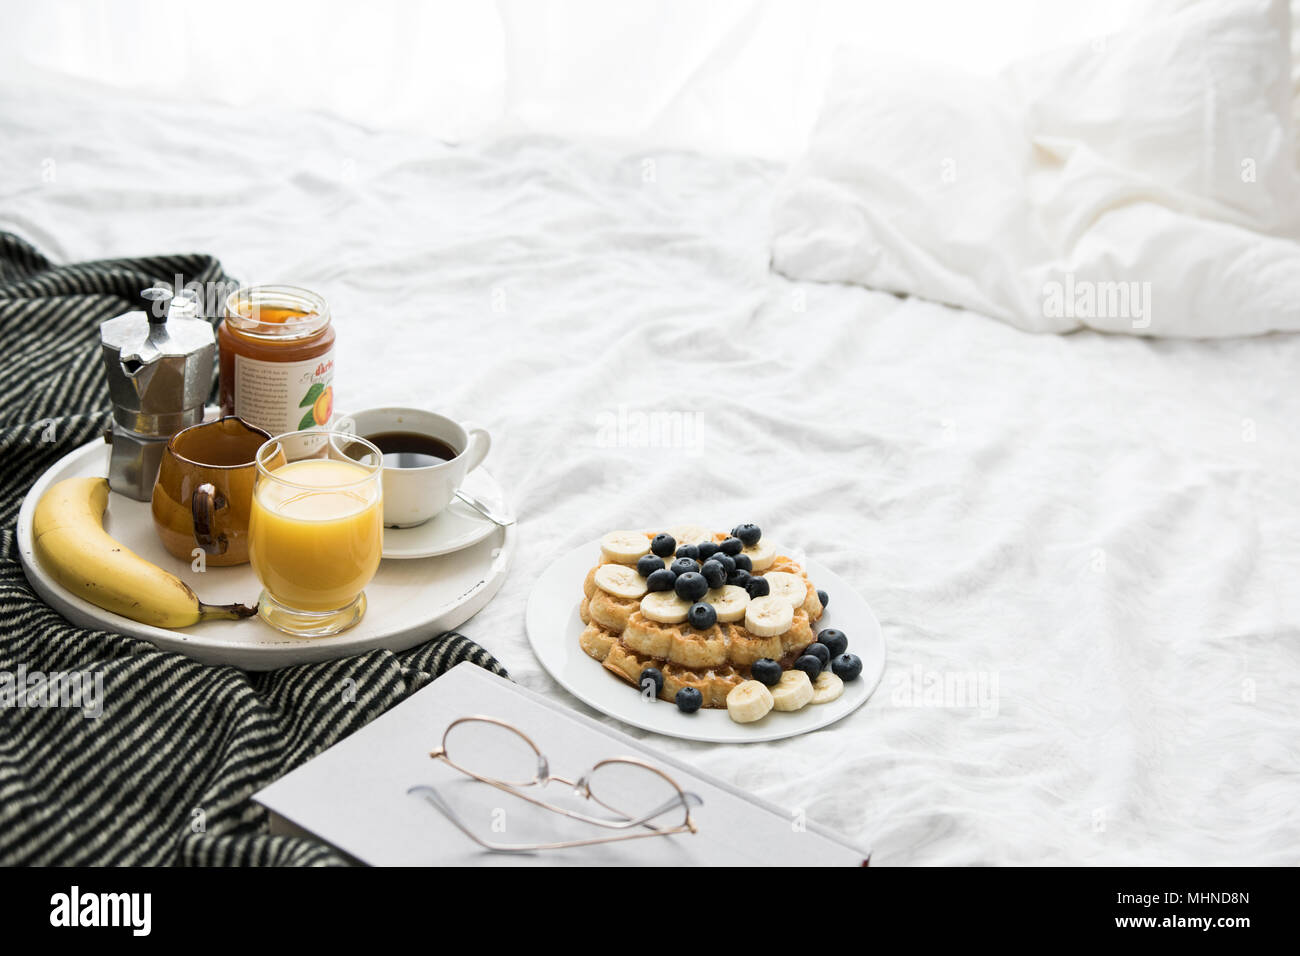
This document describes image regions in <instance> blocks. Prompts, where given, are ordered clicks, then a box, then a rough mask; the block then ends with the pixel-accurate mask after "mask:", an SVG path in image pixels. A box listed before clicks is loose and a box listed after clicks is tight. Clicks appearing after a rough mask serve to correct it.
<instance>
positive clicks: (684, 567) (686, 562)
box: [668, 558, 700, 574]
mask: <svg viewBox="0 0 1300 956" xmlns="http://www.w3.org/2000/svg"><path fill="white" fill-rule="evenodd" d="M668 566H669V567H670V568H672V569H673V574H685V573H686V572H687V571H698V570H699V569H700V563H699V562H698V561H696V560H695V559H694V558H678V559H677V560H676V561H674V562H673V563H672V564H670V565H668Z"/></svg>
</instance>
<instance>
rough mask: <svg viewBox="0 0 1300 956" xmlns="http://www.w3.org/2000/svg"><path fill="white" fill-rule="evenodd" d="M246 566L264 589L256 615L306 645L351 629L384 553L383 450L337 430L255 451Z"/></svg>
mask: <svg viewBox="0 0 1300 956" xmlns="http://www.w3.org/2000/svg"><path fill="white" fill-rule="evenodd" d="M256 461H257V481H256V484H255V485H254V488H253V507H252V509H251V511H250V516H249V522H248V560H249V562H250V563H251V564H252V566H253V571H254V572H256V574H257V577H258V580H260V581H261V582H262V588H263V590H262V597H261V599H260V600H259V601H258V606H257V611H258V614H259V615H260V616H261V618H262V620H264V621H266V623H268V624H270V625H271V626H272V627H275V628H279V629H280V630H281V631H284V632H285V633H287V634H293V635H295V636H298V637H325V636H328V635H330V634H337V633H339V632H340V631H342V630H346V629H347V628H349V627H351V626H352V625H353V624H355V623H357V621H359V620H361V616H362V615H363V614H364V613H365V610H366V595H365V590H364V589H365V586H366V585H367V584H369V583H370V579H371V578H373V577H374V576H375V571H376V570H377V569H378V568H379V559H380V556H381V554H382V552H383V548H384V521H383V517H384V502H383V481H382V477H383V463H384V456H383V453H382V452H380V450H379V449H378V448H376V447H375V446H374V445H372V444H371V443H370V442H368V441H366V440H365V439H364V438H359V437H357V436H356V435H352V434H348V433H345V432H336V431H320V430H316V429H310V430H307V431H298V432H289V433H288V434H284V435H279V436H277V437H275V438H272V439H271V440H270V441H268V442H266V443H265V444H264V445H262V447H261V448H259V449H258V452H257V459H256Z"/></svg>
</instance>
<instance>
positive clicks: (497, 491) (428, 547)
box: [384, 466, 509, 559]
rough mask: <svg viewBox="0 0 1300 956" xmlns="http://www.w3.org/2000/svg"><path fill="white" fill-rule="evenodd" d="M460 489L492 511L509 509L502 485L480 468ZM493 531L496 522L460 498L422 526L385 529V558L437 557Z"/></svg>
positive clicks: (466, 479) (470, 474) (471, 542)
mask: <svg viewBox="0 0 1300 956" xmlns="http://www.w3.org/2000/svg"><path fill="white" fill-rule="evenodd" d="M462 490H463V491H464V492H465V493H466V494H470V495H473V496H474V497H475V498H478V499H479V500H481V501H482V502H483V503H484V504H486V505H487V506H488V507H489V508H491V509H493V510H495V511H507V510H509V509H508V508H507V507H506V506H505V504H504V499H505V496H504V494H503V493H502V491H501V486H500V485H498V484H497V483H496V479H495V478H493V477H492V476H491V475H490V474H489V473H488V471H487V469H485V468H483V467H482V466H479V467H478V468H475V469H474V470H473V471H471V472H470V473H469V474H468V475H467V476H466V477H465V484H464V485H463V486H462ZM496 529H497V524H496V522H494V521H490V520H489V519H487V518H485V517H483V515H481V514H479V513H478V512H477V511H475V510H474V509H473V508H471V507H470V506H469V505H467V504H465V502H463V501H461V500H460V499H459V498H453V499H452V502H451V504H449V505H448V506H447V507H446V508H444V509H443V510H442V511H440V512H439V513H438V514H436V515H434V516H433V517H432V518H430V519H429V520H428V521H426V522H425V523H424V524H421V525H416V526H415V527H414V528H385V529H384V557H385V558H398V559H402V558H436V557H437V556H438V555H440V554H451V553H452V552H453V551H462V550H464V549H465V548H468V547H470V546H471V545H475V544H478V543H479V542H480V541H482V540H483V539H484V538H486V537H487V536H488V535H490V534H492V532H493V531H495V530H496Z"/></svg>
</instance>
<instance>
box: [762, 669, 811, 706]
mask: <svg viewBox="0 0 1300 956" xmlns="http://www.w3.org/2000/svg"><path fill="white" fill-rule="evenodd" d="M771 693H772V706H773V707H774V708H775V709H776V710H781V711H792V710H799V709H800V708H802V707H803V706H804V704H806V703H808V701H810V700H812V699H813V685H812V681H810V680H809V679H808V675H807V674H805V673H804V672H803V671H801V670H795V669H794V668H791V669H790V670H788V671H786V672H785V673H783V674H782V675H781V679H780V680H779V681H777V682H776V684H775V685H773V687H772V688H771Z"/></svg>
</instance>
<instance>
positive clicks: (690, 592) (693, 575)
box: [676, 571, 709, 601]
mask: <svg viewBox="0 0 1300 956" xmlns="http://www.w3.org/2000/svg"><path fill="white" fill-rule="evenodd" d="M676 589H677V596H678V597H679V598H681V599H682V600H683V601H698V600H699V599H700V598H702V597H704V595H706V594H708V593H709V582H708V581H706V580H704V575H702V574H700V572H698V571H687V572H686V573H685V574H679V575H678V576H677V584H676Z"/></svg>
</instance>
